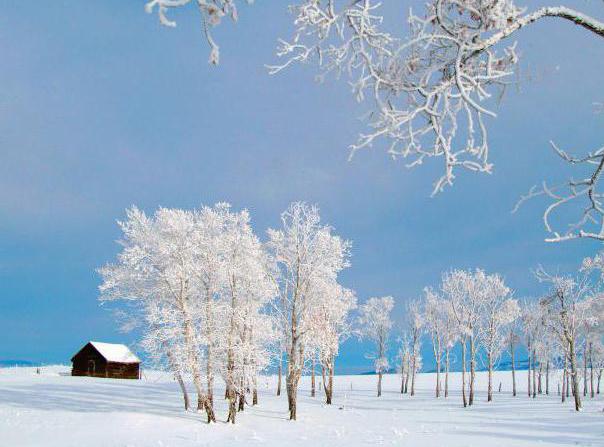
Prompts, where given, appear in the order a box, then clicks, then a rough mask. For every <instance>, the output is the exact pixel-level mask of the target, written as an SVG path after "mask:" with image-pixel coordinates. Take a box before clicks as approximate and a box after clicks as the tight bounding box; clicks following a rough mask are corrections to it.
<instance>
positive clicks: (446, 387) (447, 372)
mask: <svg viewBox="0 0 604 447" xmlns="http://www.w3.org/2000/svg"><path fill="white" fill-rule="evenodd" d="M446 397H449V349H447V352H446V353H445V398H446Z"/></svg>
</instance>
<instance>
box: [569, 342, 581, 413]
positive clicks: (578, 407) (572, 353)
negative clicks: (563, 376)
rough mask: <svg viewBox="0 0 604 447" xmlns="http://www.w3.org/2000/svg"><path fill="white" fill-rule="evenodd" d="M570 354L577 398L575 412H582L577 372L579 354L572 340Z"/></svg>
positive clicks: (574, 390)
mask: <svg viewBox="0 0 604 447" xmlns="http://www.w3.org/2000/svg"><path fill="white" fill-rule="evenodd" d="M568 348H569V354H570V371H571V382H572V387H573V394H574V397H575V410H576V411H581V396H580V395H579V375H578V370H577V354H576V352H575V343H574V340H571V341H570V342H569V344H568Z"/></svg>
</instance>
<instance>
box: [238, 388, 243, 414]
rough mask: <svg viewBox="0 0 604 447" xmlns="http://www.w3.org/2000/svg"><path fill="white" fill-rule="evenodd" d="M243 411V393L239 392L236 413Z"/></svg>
mask: <svg viewBox="0 0 604 447" xmlns="http://www.w3.org/2000/svg"><path fill="white" fill-rule="evenodd" d="M243 410H245V393H244V392H243V391H241V392H240V393H239V409H238V411H243Z"/></svg>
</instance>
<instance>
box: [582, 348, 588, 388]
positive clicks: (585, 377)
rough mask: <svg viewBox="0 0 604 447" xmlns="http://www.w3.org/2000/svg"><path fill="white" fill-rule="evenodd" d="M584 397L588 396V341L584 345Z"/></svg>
mask: <svg viewBox="0 0 604 447" xmlns="http://www.w3.org/2000/svg"><path fill="white" fill-rule="evenodd" d="M583 397H587V343H585V344H584V345H583Z"/></svg>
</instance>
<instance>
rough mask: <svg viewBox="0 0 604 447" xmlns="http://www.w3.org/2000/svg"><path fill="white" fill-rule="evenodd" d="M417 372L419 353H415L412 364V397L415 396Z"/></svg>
mask: <svg viewBox="0 0 604 447" xmlns="http://www.w3.org/2000/svg"><path fill="white" fill-rule="evenodd" d="M416 370H417V353H415V352H414V353H413V361H412V364H411V395H412V396H415V373H416Z"/></svg>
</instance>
